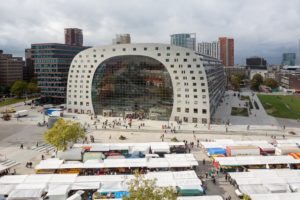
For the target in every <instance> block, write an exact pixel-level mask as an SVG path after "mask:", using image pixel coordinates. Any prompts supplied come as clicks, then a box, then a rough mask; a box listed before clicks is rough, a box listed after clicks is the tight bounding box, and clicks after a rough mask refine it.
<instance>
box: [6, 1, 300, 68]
mask: <svg viewBox="0 0 300 200" xmlns="http://www.w3.org/2000/svg"><path fill="white" fill-rule="evenodd" d="M170 5H171V1H167V0H164V1H160V2H159V3H158V2H155V3H153V1H150V0H145V1H142V2H141V1H136V0H133V1H126V2H123V1H114V2H110V1H94V0H90V1H88V2H87V1H82V0H77V1H72V4H70V3H69V2H68V1H64V0H59V1H43V2H41V1H35V0H27V1H16V0H15V1H10V2H9V3H7V4H4V5H2V6H1V8H0V17H1V19H2V20H1V21H0V25H1V31H0V47H1V49H3V50H4V51H5V52H8V53H12V54H14V55H15V56H22V57H24V50H25V48H28V47H30V45H31V44H32V43H46V42H49V43H50V42H57V43H63V41H64V38H63V31H64V28H67V27H77V28H80V29H82V30H83V34H84V45H86V46H100V45H106V44H110V43H111V40H112V39H113V38H114V36H115V34H119V33H129V34H130V35H131V37H132V43H150V42H155V43H169V36H170V35H171V34H176V33H189V32H193V33H196V34H197V43H198V42H201V41H214V40H216V39H217V38H218V37H222V36H225V37H232V38H234V39H235V58H236V59H235V63H236V64H239V63H241V64H243V63H245V59H246V58H247V57H250V56H261V57H264V58H266V59H267V61H268V63H270V64H280V63H281V58H282V53H284V52H297V46H298V44H297V43H298V40H299V38H300V27H297V26H296V24H297V19H299V17H300V12H299V11H298V10H297V8H298V7H299V6H300V2H299V1H296V0H291V1H288V2H286V1H283V0H275V1H271V0H266V1H264V2H261V1H258V0H254V1H249V0H246V1H237V0H234V1H232V0H231V1H228V0H225V1H217V0H209V1H207V0H202V1H192V0H191V1H188V2H183V1H178V2H176V4H172V5H171V6H170ZM128 10H130V12H128ZM285 10H289V12H283V11H285ZM78 11H80V12H78ZM33 13H34V14H33ZM245 13H247V14H245ZM11 16H14V17H13V18H12V17H11ZM279 30H282V31H279Z"/></svg>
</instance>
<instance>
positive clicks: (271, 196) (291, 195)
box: [249, 193, 300, 200]
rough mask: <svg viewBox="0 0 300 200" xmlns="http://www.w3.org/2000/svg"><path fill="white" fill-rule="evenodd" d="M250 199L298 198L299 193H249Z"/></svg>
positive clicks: (294, 199) (289, 199) (297, 199)
mask: <svg viewBox="0 0 300 200" xmlns="http://www.w3.org/2000/svg"><path fill="white" fill-rule="evenodd" d="M249 196H250V198H251V200H266V199H272V200H283V199H288V200H299V199H300V193H275V194H271V193H270V194H250V195H249Z"/></svg>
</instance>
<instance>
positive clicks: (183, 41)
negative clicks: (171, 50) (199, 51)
mask: <svg viewBox="0 0 300 200" xmlns="http://www.w3.org/2000/svg"><path fill="white" fill-rule="evenodd" d="M171 44H172V45H175V46H180V47H185V48H188V49H192V50H193V51H196V33H181V34H173V35H171Z"/></svg>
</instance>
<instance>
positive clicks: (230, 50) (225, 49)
mask: <svg viewBox="0 0 300 200" xmlns="http://www.w3.org/2000/svg"><path fill="white" fill-rule="evenodd" d="M219 43H220V60H221V62H222V64H223V65H224V66H225V67H228V66H234V39H233V38H227V37H220V38H219Z"/></svg>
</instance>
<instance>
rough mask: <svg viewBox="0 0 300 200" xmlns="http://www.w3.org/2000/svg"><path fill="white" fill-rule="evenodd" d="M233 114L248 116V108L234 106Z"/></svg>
mask: <svg viewBox="0 0 300 200" xmlns="http://www.w3.org/2000/svg"><path fill="white" fill-rule="evenodd" d="M231 115H232V116H244V117H248V116H249V113H248V109H247V108H238V107H232V108H231Z"/></svg>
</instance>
